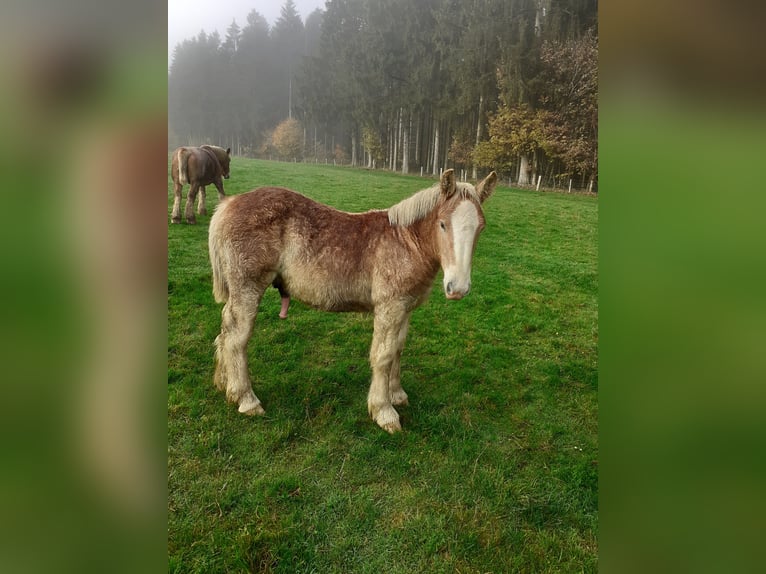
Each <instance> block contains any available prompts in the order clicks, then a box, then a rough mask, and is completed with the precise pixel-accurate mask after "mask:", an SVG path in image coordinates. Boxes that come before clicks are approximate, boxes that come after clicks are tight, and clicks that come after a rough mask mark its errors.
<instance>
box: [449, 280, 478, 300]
mask: <svg viewBox="0 0 766 574" xmlns="http://www.w3.org/2000/svg"><path fill="white" fill-rule="evenodd" d="M470 290H471V282H470V281H469V282H468V283H466V284H465V285H458V284H457V283H456V282H455V281H447V282H446V283H445V284H444V294H445V295H446V297H447V299H451V300H453V301H457V300H458V299H462V298H463V297H465V296H466V295H468V292H469V291H470Z"/></svg>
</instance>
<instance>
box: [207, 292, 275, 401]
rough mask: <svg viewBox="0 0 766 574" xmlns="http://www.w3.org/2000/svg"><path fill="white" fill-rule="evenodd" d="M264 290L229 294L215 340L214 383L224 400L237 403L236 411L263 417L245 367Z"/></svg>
mask: <svg viewBox="0 0 766 574" xmlns="http://www.w3.org/2000/svg"><path fill="white" fill-rule="evenodd" d="M263 291H264V289H259V290H258V289H253V288H249V289H248V290H242V291H240V292H239V293H237V294H236V295H235V294H234V293H232V295H231V297H230V298H229V300H228V301H227V302H226V305H224V306H223V312H222V313H221V334H220V335H218V337H216V339H215V346H216V372H215V379H214V380H215V383H216V386H217V387H218V388H220V389H224V388H225V390H226V398H227V399H228V400H229V401H231V402H233V403H234V402H235V403H238V404H239V412H241V413H244V414H247V415H262V414H263V413H264V410H263V407H261V401H260V400H259V399H258V397H256V396H255V393H253V386H252V383H251V382H250V375H249V373H248V367H247V342H248V341H249V340H250V335H251V334H252V332H253V324H254V323H255V318H256V316H257V315H258V305H259V304H260V301H261V295H263Z"/></svg>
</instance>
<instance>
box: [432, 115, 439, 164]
mask: <svg viewBox="0 0 766 574" xmlns="http://www.w3.org/2000/svg"><path fill="white" fill-rule="evenodd" d="M432 174H433V175H438V174H439V122H434V165H433V171H432Z"/></svg>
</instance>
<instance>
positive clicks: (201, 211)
mask: <svg viewBox="0 0 766 574" xmlns="http://www.w3.org/2000/svg"><path fill="white" fill-rule="evenodd" d="M197 215H207V206H206V205H205V186H204V185H201V186H199V200H198V201H197Z"/></svg>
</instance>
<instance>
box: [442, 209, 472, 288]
mask: <svg viewBox="0 0 766 574" xmlns="http://www.w3.org/2000/svg"><path fill="white" fill-rule="evenodd" d="M451 227H452V242H453V246H454V259H453V261H451V262H450V264H449V265H447V266H446V267H445V268H444V291H445V293H447V296H448V297H449V296H450V294H453V298H455V299H459V298H461V297H462V296H463V295H465V294H467V293H468V291H470V289H471V260H472V258H473V246H474V241H475V239H476V232H477V230H478V229H479V212H478V211H477V210H476V206H475V205H474V204H473V203H472V202H470V201H463V202H461V203H460V205H458V206H457V208H456V209H455V211H454V212H453V213H452V220H451Z"/></svg>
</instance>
